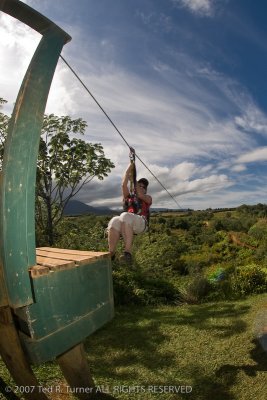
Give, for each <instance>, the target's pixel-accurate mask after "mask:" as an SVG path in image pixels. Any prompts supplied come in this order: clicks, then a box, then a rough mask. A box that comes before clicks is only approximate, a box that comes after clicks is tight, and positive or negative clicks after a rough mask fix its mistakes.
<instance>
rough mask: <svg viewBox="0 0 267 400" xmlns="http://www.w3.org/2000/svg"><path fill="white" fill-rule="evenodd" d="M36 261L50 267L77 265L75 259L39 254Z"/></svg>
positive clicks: (59, 267)
mask: <svg viewBox="0 0 267 400" xmlns="http://www.w3.org/2000/svg"><path fill="white" fill-rule="evenodd" d="M36 261H37V264H39V265H43V266H45V267H48V268H50V269H55V268H58V269H61V268H71V267H75V263H74V262H73V261H66V260H58V259H54V258H49V257H42V256H37V257H36Z"/></svg>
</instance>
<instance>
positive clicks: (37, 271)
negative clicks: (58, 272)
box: [29, 265, 50, 278]
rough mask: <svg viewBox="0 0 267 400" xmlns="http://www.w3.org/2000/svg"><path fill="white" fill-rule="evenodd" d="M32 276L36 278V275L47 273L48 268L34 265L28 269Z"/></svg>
mask: <svg viewBox="0 0 267 400" xmlns="http://www.w3.org/2000/svg"><path fill="white" fill-rule="evenodd" d="M29 272H30V274H31V277H32V278H37V277H38V276H42V275H46V274H49V272H50V269H49V268H48V267H45V266H43V265H34V266H33V267H31V268H30V269H29Z"/></svg>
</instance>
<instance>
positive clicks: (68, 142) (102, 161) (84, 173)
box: [0, 99, 114, 245]
mask: <svg viewBox="0 0 267 400" xmlns="http://www.w3.org/2000/svg"><path fill="white" fill-rule="evenodd" d="M1 101H2V102H3V101H4V100H3V99H1ZM8 119H9V118H8V117H7V116H5V115H4V114H2V113H1V115H0V129H1V131H0V135H1V143H0V147H1V153H0V156H2V155H3V143H4V140H5V137H6V132H7V123H6V122H7V121H8ZM86 126H87V124H86V122H85V121H84V120H82V119H81V118H78V119H71V117H69V116H62V117H57V116H55V115H54V114H51V115H45V116H44V122H43V127H42V131H41V139H40V147H39V156H38V161H37V177H36V224H37V227H38V229H39V230H40V231H41V232H42V234H44V235H45V237H46V238H47V240H48V242H49V244H50V245H52V244H53V242H54V232H55V227H56V226H57V224H58V223H59V221H60V220H61V219H62V216H63V212H64V209H65V207H66V205H67V204H68V202H69V201H70V199H71V198H73V197H74V196H75V195H76V194H77V193H78V192H79V191H80V190H81V189H82V188H83V187H84V186H85V185H86V184H87V183H89V182H90V181H91V180H92V179H93V178H95V177H96V178H98V179H100V180H103V179H104V177H106V176H107V175H108V173H109V172H110V171H111V169H112V168H114V164H113V163H112V162H111V161H110V160H109V159H107V158H106V157H105V154H104V151H103V147H102V145H101V144H100V143H95V144H92V143H87V142H85V141H84V140H82V139H79V138H76V137H75V135H77V134H79V135H83V134H84V132H85V129H86ZM1 160H2V157H1ZM1 162H2V161H1Z"/></svg>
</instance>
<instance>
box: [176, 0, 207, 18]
mask: <svg viewBox="0 0 267 400" xmlns="http://www.w3.org/2000/svg"><path fill="white" fill-rule="evenodd" d="M173 3H175V4H178V5H180V6H182V7H185V8H188V9H189V10H190V11H191V12H193V13H194V14H198V15H201V16H209V17H210V16H212V15H213V12H214V4H213V1H212V0H173Z"/></svg>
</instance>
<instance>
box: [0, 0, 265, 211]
mask: <svg viewBox="0 0 267 400" xmlns="http://www.w3.org/2000/svg"><path fill="white" fill-rule="evenodd" d="M36 1H37V0H36ZM28 3H29V4H31V5H34V0H28ZM176 3H177V4H178V0H176ZM36 4H41V3H40V2H39V0H38V2H37V3H36ZM47 4H48V2H47V3H46V5H45V7H46V6H47ZM179 4H180V5H183V6H184V7H187V8H189V9H190V10H191V11H192V12H195V13H200V14H201V13H202V15H211V14H212V10H213V6H214V3H213V2H212V1H208V0H206V1H204V0H202V1H201V0H199V1H197V0H195V1H193V0H191V1H189V0H187V1H186V0H180V2H179ZM139 16H140V17H142V18H143V22H146V23H150V24H152V25H153V24H154V25H155V26H156V21H158V22H157V23H160V24H161V27H162V28H163V27H165V28H164V31H165V32H167V31H168V29H171V20H170V18H167V17H166V16H164V15H163V14H161V15H160V16H159V15H158V16H157V18H158V17H159V19H156V14H153V13H152V14H149V15H145V14H142V15H141V14H140V15H139ZM0 22H1V24H0V37H1V41H0V51H1V54H5V57H4V58H3V61H2V63H1V65H0V76H1V77H5V78H4V79H3V78H2V79H1V78H0V79H1V94H0V96H1V97H4V98H6V99H7V100H9V102H10V106H11V105H12V103H13V102H14V101H15V97H16V93H17V91H18V88H19V85H20V83H21V80H22V78H23V75H24V73H25V71H26V68H27V65H28V64H29V61H30V59H31V56H32V54H33V52H34V50H35V48H36V46H37V44H38V42H39V40H40V35H39V34H37V33H36V32H34V31H32V30H31V29H29V28H27V27H25V26H24V25H23V24H20V23H18V22H16V21H15V20H13V19H12V18H11V17H8V16H3V15H1V16H0ZM22 25H23V27H22ZM158 26H160V25H158ZM71 35H72V36H73V41H72V42H71V43H70V45H67V46H66V47H65V48H64V54H66V59H67V60H68V61H69V62H70V64H71V65H72V66H73V67H74V69H75V70H76V71H77V72H78V74H79V76H80V77H81V78H82V80H83V81H84V83H85V84H86V85H87V86H88V88H89V89H90V90H91V91H92V93H93V94H94V95H95V97H96V98H97V100H98V101H99V102H100V104H101V105H102V106H103V108H104V109H105V110H106V112H107V113H108V115H109V116H110V117H111V118H112V120H113V121H114V123H115V124H116V125H117V126H118V128H119V129H120V132H122V133H123V135H124V137H125V139H126V140H127V141H128V143H129V144H130V145H132V146H134V147H135V149H136V151H137V154H138V155H139V156H140V157H141V159H142V160H143V161H145V162H146V163H147V165H148V166H149V168H150V169H151V170H152V171H153V173H154V174H155V175H156V176H157V177H158V178H159V179H160V180H161V181H162V183H164V185H165V187H167V188H168V190H169V191H170V192H171V193H172V194H173V195H174V196H175V197H177V200H178V201H179V203H180V202H181V203H182V205H184V206H185V207H187V206H189V203H190V204H193V203H194V199H196V198H197V197H198V199H201V198H202V199H203V203H202V204H203V206H204V207H205V205H206V204H207V203H206V194H207V193H208V194H209V198H210V199H213V200H214V201H215V200H216V201H219V202H220V199H221V197H220V194H221V193H222V192H223V190H225V191H226V190H227V189H228V188H230V187H232V186H233V184H234V181H233V179H234V178H233V177H232V176H231V174H232V172H234V173H240V174H241V173H242V172H243V171H245V170H246V164H247V163H249V162H252V161H265V160H266V159H267V150H266V148H260V149H258V148H256V149H255V147H256V146H257V143H256V140H255V135H254V133H257V134H260V135H262V136H264V135H266V133H267V117H266V116H265V114H264V113H263V112H262V111H261V110H260V109H259V108H258V107H257V106H256V105H255V104H254V102H253V100H252V99H251V97H250V96H249V95H248V93H247V92H246V90H245V89H244V88H242V87H241V85H240V84H238V82H235V81H234V80H233V79H230V78H228V77H227V76H225V75H224V74H222V73H218V72H217V71H215V70H214V69H212V68H211V66H209V65H207V64H205V65H204V64H203V63H200V62H198V60H196V59H195V58H194V55H189V54H181V53H180V52H178V51H175V50H173V49H172V50H171V51H170V52H169V53H168V54H166V55H167V57H162V54H161V55H160V56H158V57H157V58H155V56H153V57H152V56H150V57H149V61H147V62H149V63H150V65H149V68H150V72H151V77H150V76H148V75H142V74H136V73H135V72H133V71H132V70H131V69H129V68H126V67H125V66H123V65H119V64H116V63H115V62H113V61H114V60H113V59H114V58H115V55H112V52H114V51H115V50H114V49H115V48H116V43H115V44H114V42H113V40H112V38H109V39H105V38H103V37H102V38H100V39H99V43H98V44H99V46H96V45H94V44H93V41H94V38H91V39H90V38H86V46H87V47H86V48H87V50H88V51H83V50H84V47H83V46H84V36H82V32H81V31H80V28H79V27H78V26H75V25H73V26H72V27H71ZM89 50H90V51H89ZM100 52H102V53H101V54H103V52H104V53H105V54H106V56H107V57H109V59H110V60H111V61H112V62H110V63H103V62H102V58H101V55H100ZM77 54H79V57H77ZM92 54H94V57H93V58H92V56H91V55H92ZM164 55H165V54H164ZM166 60H168V62H167V61H166ZM177 65H178V66H179V68H177V67H176V66H177ZM146 67H147V66H146ZM10 110H11V107H10ZM46 112H47V113H55V114H58V115H63V114H68V115H71V116H73V117H82V118H83V119H85V120H86V121H87V122H88V128H87V131H86V134H85V139H86V140H88V141H90V142H101V143H102V144H103V146H104V150H105V154H106V156H107V157H109V158H111V159H112V161H113V162H114V163H115V166H116V168H115V169H114V170H112V173H111V174H110V176H109V177H108V178H107V179H105V180H104V181H103V182H98V181H96V180H94V181H93V182H92V183H90V185H89V186H88V188H84V189H83V190H82V191H81V192H80V193H79V199H80V200H82V201H84V202H86V203H90V204H96V205H101V204H102V205H109V206H112V207H117V206H119V204H120V201H121V194H120V182H121V177H122V174H123V171H124V169H125V168H126V166H127V163H128V149H127V146H126V145H125V143H123V141H122V140H121V137H120V136H119V135H118V133H117V132H116V131H115V130H114V127H112V126H111V124H110V122H109V121H108V120H107V119H106V117H105V116H104V115H103V113H102V112H101V111H100V110H99V108H98V106H97V105H96V104H95V103H94V101H93V100H92V99H91V97H90V96H88V94H87V93H86V91H85V90H84V88H83V87H82V86H81V85H80V83H79V82H78V81H77V80H76V78H75V77H74V76H73V75H72V73H71V72H70V71H69V69H68V68H67V67H66V65H65V64H64V63H63V62H62V61H61V60H60V61H59V63H58V66H57V69H56V73H55V77H54V80H53V83H52V87H51V91H50V94H49V99H48V104H47V109H46ZM250 149H252V150H250ZM137 165H138V175H139V176H146V177H147V178H148V179H149V180H150V182H151V183H150V186H149V189H150V191H151V193H152V195H153V198H154V205H157V206H161V205H166V206H169V207H175V204H174V203H173V201H172V199H170V197H169V196H168V194H167V193H166V192H164V191H162V188H161V187H160V186H159V184H158V183H157V182H156V181H155V180H154V179H153V178H152V177H151V176H150V175H149V172H148V171H147V170H146V169H145V167H144V166H143V165H142V164H140V163H139V162H137ZM236 175H237V174H236ZM227 193H228V194H227V195H228V196H230V194H229V192H227ZM199 201H200V200H199ZM201 201H202V200H201ZM233 201H234V199H233ZM209 206H210V205H209Z"/></svg>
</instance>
